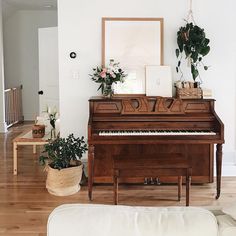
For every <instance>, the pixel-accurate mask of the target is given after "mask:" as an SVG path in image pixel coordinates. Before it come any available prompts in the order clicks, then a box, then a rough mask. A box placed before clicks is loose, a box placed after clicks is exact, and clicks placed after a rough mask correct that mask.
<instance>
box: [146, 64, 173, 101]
mask: <svg viewBox="0 0 236 236" xmlns="http://www.w3.org/2000/svg"><path fill="white" fill-rule="evenodd" d="M146 95H147V96H162V97H172V76H171V67H170V66H159V65H150V66H149V65H148V66H146Z"/></svg>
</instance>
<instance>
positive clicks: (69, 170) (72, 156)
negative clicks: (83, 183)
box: [39, 134, 88, 196]
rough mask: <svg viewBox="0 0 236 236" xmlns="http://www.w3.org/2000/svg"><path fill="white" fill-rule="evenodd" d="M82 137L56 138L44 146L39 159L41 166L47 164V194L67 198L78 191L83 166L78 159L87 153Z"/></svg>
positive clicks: (71, 135)
mask: <svg viewBox="0 0 236 236" xmlns="http://www.w3.org/2000/svg"><path fill="white" fill-rule="evenodd" d="M87 150H88V149H87V144H86V142H85V140H84V137H83V136H82V137H81V138H79V137H78V138H75V137H74V135H73V134H70V135H69V136H68V137H67V138H61V137H60V138H57V139H55V140H52V141H50V142H49V143H48V144H46V145H45V146H44V150H43V153H42V155H41V156H40V157H39V162H40V164H41V165H45V164H47V168H46V169H47V172H48V175H47V180H46V188H47V189H48V191H49V193H51V194H54V195H57V196H67V195H71V194H74V193H76V192H78V191H79V189H80V186H79V183H80V180H81V177H82V172H83V169H82V168H83V165H82V163H81V161H80V159H81V158H82V156H83V153H85V152H86V151H87Z"/></svg>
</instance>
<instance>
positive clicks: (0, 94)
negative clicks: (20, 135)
mask: <svg viewBox="0 0 236 236" xmlns="http://www.w3.org/2000/svg"><path fill="white" fill-rule="evenodd" d="M2 31H3V30H2V0H0V132H1V133H5V132H6V131H7V127H6V122H5V96H4V66H3V36H2Z"/></svg>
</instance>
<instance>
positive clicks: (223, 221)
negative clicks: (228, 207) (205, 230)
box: [216, 215, 236, 236]
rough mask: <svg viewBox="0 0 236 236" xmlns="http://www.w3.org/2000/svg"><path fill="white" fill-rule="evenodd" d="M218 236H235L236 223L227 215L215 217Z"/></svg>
mask: <svg viewBox="0 0 236 236" xmlns="http://www.w3.org/2000/svg"><path fill="white" fill-rule="evenodd" d="M216 218H217V221H218V224H219V235H220V236H234V235H235V236H236V221H235V220H234V219H233V218H232V217H231V216H229V215H218V216H216Z"/></svg>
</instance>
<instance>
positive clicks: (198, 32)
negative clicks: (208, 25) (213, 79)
mask: <svg viewBox="0 0 236 236" xmlns="http://www.w3.org/2000/svg"><path fill="white" fill-rule="evenodd" d="M209 42H210V40H209V39H208V38H206V35H205V32H204V29H202V28H200V27H199V26H197V25H194V24H193V23H192V22H190V23H188V22H187V23H186V25H185V26H184V27H180V28H179V31H178V32H177V44H178V48H177V49H176V51H175V52H176V57H177V58H178V64H177V67H176V71H177V72H181V74H182V75H181V77H182V76H183V73H182V70H181V67H180V66H181V60H182V58H183V53H184V54H185V58H186V59H187V60H189V62H190V66H191V74H192V78H193V80H194V82H195V80H196V78H197V77H198V76H199V69H198V68H199V66H201V65H202V66H203V68H204V70H207V69H208V66H205V65H204V64H203V61H202V59H203V57H205V56H206V55H207V54H208V53H209V52H210V46H209Z"/></svg>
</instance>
